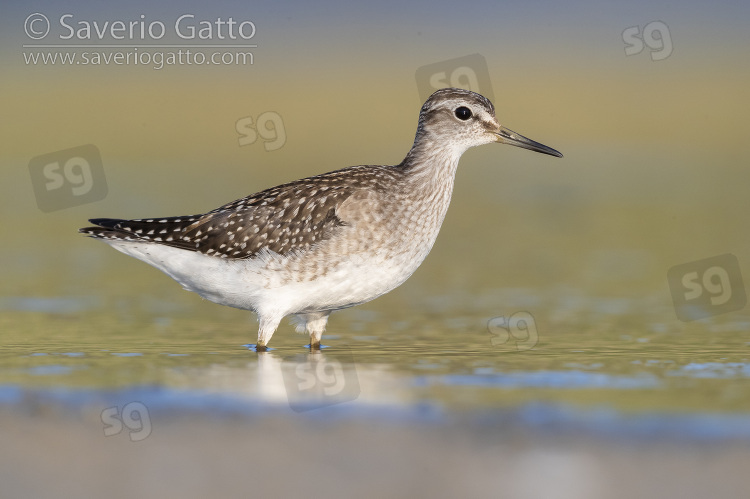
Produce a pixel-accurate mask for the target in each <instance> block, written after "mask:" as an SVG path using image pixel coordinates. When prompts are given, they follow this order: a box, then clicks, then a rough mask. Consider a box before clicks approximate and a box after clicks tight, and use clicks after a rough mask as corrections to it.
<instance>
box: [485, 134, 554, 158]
mask: <svg viewBox="0 0 750 499" xmlns="http://www.w3.org/2000/svg"><path fill="white" fill-rule="evenodd" d="M495 133H496V134H497V137H498V138H497V141H498V142H500V143H502V144H510V145H512V146H518V147H523V148H524V149H528V150H530V151H536V152H540V153H542V154H549V155H550V156H557V157H558V158H562V157H563V155H562V154H560V152H559V151H556V150H554V149H552V148H551V147H547V146H545V145H544V144H540V143H539V142H535V141H533V140H531V139H527V138H526V137H524V136H523V135H521V134H520V133H516V132H514V131H513V130H511V129H509V128H505V127H504V126H501V127H500V130H499V131H498V132H495Z"/></svg>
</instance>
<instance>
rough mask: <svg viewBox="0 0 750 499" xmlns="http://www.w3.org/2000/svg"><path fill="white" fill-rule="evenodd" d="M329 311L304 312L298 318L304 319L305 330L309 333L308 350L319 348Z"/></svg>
mask: <svg viewBox="0 0 750 499" xmlns="http://www.w3.org/2000/svg"><path fill="white" fill-rule="evenodd" d="M330 313H331V312H329V311H326V312H315V313H311V314H304V315H302V316H300V318H301V319H302V320H303V321H304V324H305V331H306V332H307V334H309V335H310V350H320V337H321V336H323V332H324V331H325V330H326V324H327V323H328V315H329V314H330Z"/></svg>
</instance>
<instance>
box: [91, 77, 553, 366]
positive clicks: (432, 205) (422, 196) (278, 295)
mask: <svg viewBox="0 0 750 499" xmlns="http://www.w3.org/2000/svg"><path fill="white" fill-rule="evenodd" d="M491 142H500V143H503V144H510V145H514V146H518V147H522V148H524V149H530V150H532V151H536V152H540V153H544V154H549V155H551V156H557V157H562V154H560V153H559V152H557V151H556V150H554V149H552V148H550V147H547V146H545V145H542V144H540V143H538V142H534V141H533V140H530V139H527V138H526V137H524V136H522V135H519V134H517V133H515V132H513V131H511V130H509V129H508V128H506V127H504V126H502V125H501V124H500V123H499V122H498V121H497V119H496V118H495V108H494V106H493V105H492V103H491V102H490V101H489V100H488V99H486V98H485V97H483V96H482V95H479V94H477V93H474V92H470V91H468V90H461V89H456V88H445V89H442V90H438V91H437V92H435V93H434V94H432V95H431V96H430V98H429V99H427V102H425V103H424V105H423V106H422V109H421V111H420V113H419V123H418V126H417V134H416V138H415V139H414V145H413V146H412V148H411V150H410V151H409V153H408V154H407V155H406V158H404V160H403V161H402V162H401V163H400V164H398V165H395V166H382V165H363V166H352V167H349V168H344V169H342V170H336V171H333V172H329V173H324V174H322V175H316V176H314V177H309V178H305V179H302V180H297V181H294V182H289V183H287V184H283V185H280V186H278V187H272V188H270V189H266V190H264V191H261V192H258V193H257V194H251V195H250V196H247V197H245V198H242V199H238V200H237V201H232V202H231V203H229V204H225V205H224V206H221V207H219V208H217V209H215V210H213V211H209V212H208V213H205V214H202V215H190V216H181V217H167V218H148V219H136V220H121V219H112V218H95V219H92V220H89V221H90V222H91V223H92V224H94V225H96V227H85V228H82V229H80V232H82V233H84V234H87V235H89V236H91V237H94V238H97V239H101V240H103V241H104V242H106V243H108V244H109V245H111V246H113V247H114V248H115V249H117V250H119V251H121V252H123V253H125V254H127V255H130V256H133V257H135V258H138V259H139V260H143V261H144V262H146V263H148V264H149V265H153V266H154V267H156V268H157V269H159V270H161V271H162V272H164V273H166V274H167V275H169V276H170V277H171V278H173V279H174V280H176V281H177V282H178V283H180V284H181V285H182V287H183V288H185V289H187V290H188V291H194V292H196V293H198V294H199V295H200V296H202V297H203V298H205V299H207V300H211V301H213V302H216V303H219V304H222V305H228V306H230V307H236V308H240V309H244V310H252V311H253V312H255V313H256V314H257V315H258V319H259V321H260V327H259V330H258V343H257V345H256V350H258V351H265V350H266V349H267V345H268V342H269V340H270V339H271V336H273V333H274V332H275V331H276V328H277V327H278V325H279V323H280V322H281V319H283V318H284V317H285V316H287V315H295V316H296V317H297V319H298V321H299V322H298V324H297V331H298V332H307V334H309V335H310V348H311V349H317V348H320V338H321V335H322V334H323V331H324V330H325V327H326V323H327V321H328V316H329V314H330V313H331V312H333V311H334V310H340V309H343V308H347V307H353V306H355V305H359V304H361V303H365V302H367V301H370V300H372V299H374V298H377V297H378V296H381V295H383V294H385V293H387V292H389V291H391V290H392V289H394V288H396V287H397V286H399V285H401V284H402V283H403V282H404V281H406V279H408V278H409V276H411V274H412V273H413V272H414V271H415V270H416V269H417V267H419V265H420V264H421V263H422V261H423V260H424V259H425V257H426V256H427V254H428V253H429V252H430V249H431V248H432V245H433V243H434V242H435V239H436V238H437V235H438V232H439V231H440V226H441V225H442V223H443V219H444V218H445V214H446V212H447V210H448V205H449V203H450V199H451V194H452V192H453V181H454V178H455V173H456V168H457V166H458V161H459V159H460V158H461V155H462V154H463V153H464V152H465V151H466V150H467V149H469V148H471V147H474V146H479V145H482V144H488V143H491Z"/></svg>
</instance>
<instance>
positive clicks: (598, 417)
mask: <svg viewBox="0 0 750 499" xmlns="http://www.w3.org/2000/svg"><path fill="white" fill-rule="evenodd" d="M106 249H107V248H106V247H102V250H106ZM164 279H166V278H164ZM174 287H175V289H174V292H175V293H176V294H177V293H179V289H178V288H177V286H174ZM183 294H184V293H183ZM491 294H493V295H494V299H489V297H488V296H486V295H485V296H484V297H479V296H478V297H476V299H473V300H472V299H471V298H470V297H464V299H465V300H466V301H467V303H469V302H470V303H471V304H472V305H470V306H462V305H461V304H460V303H456V302H460V301H461V298H460V297H459V296H456V297H454V300H453V305H452V306H451V307H449V309H448V310H446V309H445V307H444V305H445V304H440V303H439V302H440V301H441V300H440V299H437V298H435V297H422V298H419V297H412V299H413V300H414V301H416V302H417V303H420V302H421V304H422V306H421V309H420V308H419V307H417V310H416V311H415V310H413V309H412V305H413V303H409V301H410V300H408V299H407V300H402V303H401V305H400V306H399V305H398V301H397V300H394V301H391V302H390V303H388V307H387V308H386V307H381V308H378V307H376V306H370V307H360V308H359V309H353V310H348V311H342V312H339V313H337V314H334V316H333V318H332V320H331V322H330V327H329V330H330V334H326V335H324V337H323V344H324V345H325V348H323V350H322V351H320V352H309V350H308V349H307V348H306V347H305V343H306V341H305V337H304V336H303V335H298V334H296V333H294V332H293V328H292V327H291V326H290V325H286V324H282V327H280V329H279V331H278V332H277V333H276V335H275V336H274V338H273V340H272V347H273V350H271V351H270V352H266V353H256V352H254V351H253V349H252V344H250V343H248V341H252V339H253V338H254V334H255V327H256V326H255V323H254V322H253V321H250V320H248V319H247V317H246V316H247V314H246V313H243V312H240V311H232V310H229V312H228V313H229V315H231V316H235V318H240V319H241V320H239V321H237V320H235V321H231V320H227V319H226V318H223V319H219V320H216V317H215V315H216V314H215V313H214V312H215V311H214V310H213V309H214V308H217V309H218V310H219V311H223V310H224V309H221V308H220V307H216V306H214V305H212V304H208V303H201V302H200V300H199V299H198V298H197V297H192V296H189V297H188V298H187V299H188V302H189V301H190V300H191V299H194V301H195V302H196V303H197V304H198V305H199V307H198V309H197V310H193V311H190V310H188V309H184V308H181V307H177V309H176V310H171V311H168V312H166V313H164V314H161V315H159V316H157V315H155V314H153V313H148V312H141V313H140V315H138V314H133V313H131V311H132V310H133V309H139V308H140V307H138V306H133V305H132V304H131V305H128V304H126V303H120V304H119V307H118V304H117V301H116V300H112V304H108V303H106V302H107V299H106V297H101V296H100V297H87V298H75V297H72V298H71V297H67V298H56V299H52V298H48V299H31V298H22V297H16V298H6V299H4V300H3V301H2V302H0V307H2V308H3V314H2V319H1V320H2V330H3V332H4V348H3V350H2V353H1V354H0V366H2V368H0V402H2V403H4V404H11V405H13V404H20V405H23V404H24V403H27V402H28V400H29V397H30V396H31V397H32V399H34V400H35V403H40V401H41V402H43V401H45V400H48V401H50V402H53V401H54V402H55V403H62V404H63V405H65V404H67V403H72V404H73V405H74V406H75V405H76V404H79V405H82V406H87V407H90V408H92V409H95V408H96V407H100V408H101V410H104V409H105V408H107V407H111V406H113V405H123V406H124V405H125V404H127V403H130V402H139V403H143V404H144V406H145V407H146V408H147V409H148V410H151V411H157V412H158V411H160V410H169V409H185V408H189V409H191V410H197V411H199V412H205V413H214V412H217V413H221V412H223V411H228V412H230V413H234V412H239V413H243V412H247V413H248V414H251V413H257V411H261V412H263V411H264V410H267V411H272V412H281V413H289V414H294V413H298V414H299V413H306V414H307V415H310V416H312V417H315V414H314V413H315V411H317V410H322V411H324V412H325V414H336V413H338V414H341V415H344V416H346V417H353V418H358V417H361V418H365V419H366V418H368V417H370V415H371V413H372V412H373V411H375V412H377V411H382V410H386V411H387V412H388V413H389V414H390V415H391V417H392V418H395V421H398V420H399V419H403V420H405V421H406V420H412V419H413V418H414V417H417V418H418V419H419V418H421V417H423V418H425V420H430V419H431V418H433V417H434V416H435V415H437V414H439V415H440V417H442V418H448V419H449V420H450V418H451V417H452V416H451V415H460V414H464V415H466V414H474V415H477V416H481V418H482V419H483V420H485V421H493V420H494V421H496V422H497V421H501V420H503V418H508V417H511V416H512V417H513V418H514V420H515V421H517V422H518V423H519V424H522V425H523V424H526V425H529V426H530V427H535V426H537V425H540V424H542V423H544V424H552V425H553V426H555V427H557V428H559V429H560V431H565V430H566V429H571V430H572V429H575V430H580V429H586V428H589V427H590V428H589V430H590V431H592V432H594V433H597V434H599V433H604V434H611V435H617V434H623V435H625V434H627V435H631V436H633V437H650V436H652V435H655V434H658V435H662V436H664V435H671V436H672V437H677V438H682V439H687V440H693V439H699V440H702V439H705V438H715V439H719V440H723V439H736V438H740V439H750V418H746V416H745V414H747V413H748V412H750V382H749V380H748V378H750V354H749V353H748V346H749V345H750V332H748V324H749V323H748V318H747V317H746V316H743V315H741V314H733V315H725V316H718V317H714V318H711V319H710V320H703V321H699V322H695V323H691V324H688V325H682V324H675V323H674V320H672V319H670V321H664V322H660V321H658V318H659V317H660V313H659V312H658V311H657V312H653V311H652V312H650V313H648V314H645V315H646V316H647V319H648V320H647V321H646V323H645V324H636V323H634V321H633V317H632V314H631V313H630V312H629V310H630V309H632V308H637V307H638V306H642V305H643V303H644V300H645V301H646V302H647V301H648V299H640V300H638V301H637V302H632V303H631V302H628V301H627V300H620V301H619V302H617V303H616V304H615V305H616V306H613V303H612V302H611V300H605V299H597V298H592V297H588V298H587V297H585V296H581V295H578V296H576V295H575V293H574V292H573V291H571V290H568V291H567V292H566V293H565V295H564V297H560V296H548V297H543V296H540V295H538V294H532V293H530V292H528V291H524V290H521V289H511V290H504V289H497V290H495V291H494V292H493V293H491ZM511 297H512V298H511ZM483 298H484V300H485V301H486V303H485V304H483V303H482V301H483V300H482V299H483ZM501 298H503V299H504V300H501ZM165 300H166V302H167V303H168V302H169V300H167V299H166V298H165ZM446 300H447V298H446ZM103 301H104V303H103ZM498 301H505V302H508V301H515V302H516V303H515V304H514V306H510V307H509V309H510V310H517V309H520V308H521V307H523V306H527V308H531V307H532V306H533V307H536V308H535V310H536V314H535V315H531V314H529V315H528V316H525V317H526V318H527V320H529V321H533V322H534V324H533V327H531V328H529V327H525V326H524V325H523V324H522V323H521V324H520V325H519V323H516V329H514V330H513V331H510V330H504V329H502V326H503V324H506V325H507V322H502V321H501V320H499V319H498V318H497V317H499V316H495V318H493V317H492V316H490V313H491V310H490V309H488V305H487V304H489V303H496V302H498ZM533 302H537V303H536V304H534V303H533ZM375 303H377V302H375ZM540 303H542V304H544V307H541V306H540ZM582 303H585V304H586V305H585V306H582V305H581V304H582ZM152 305H154V304H152ZM204 305H206V306H207V307H208V308H206V309H204V308H203V306H204ZM456 307H461V308H463V310H462V312H461V313H460V314H456V313H455V311H454V310H450V308H456ZM102 309H110V310H112V312H111V313H102ZM545 309H548V310H549V315H554V314H557V315H559V316H560V318H558V319H556V320H555V319H549V318H548V317H543V314H542V313H541V312H539V311H540V310H545ZM204 311H206V313H202V312H204ZM235 312H236V314H235ZM566 312H570V314H569V318H568V319H566V318H564V317H565V316H566ZM573 312H575V313H573ZM667 312H670V311H668V310H665V311H664V313H665V314H666V313H667ZM206 315H207V316H206ZM212 315H213V316H214V317H212ZM510 315H511V314H508V316H510ZM534 317H538V319H536V320H535V319H534ZM503 331H506V333H507V334H506V335H505V336H503V334H502V333H503ZM303 416H304V414H303Z"/></svg>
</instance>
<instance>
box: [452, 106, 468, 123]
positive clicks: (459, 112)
mask: <svg viewBox="0 0 750 499" xmlns="http://www.w3.org/2000/svg"><path fill="white" fill-rule="evenodd" d="M454 112H455V113H456V118H458V119H459V120H462V121H466V120H468V119H469V118H471V109H469V108H468V107H464V106H461V107H459V108H456V110H455V111H454Z"/></svg>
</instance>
